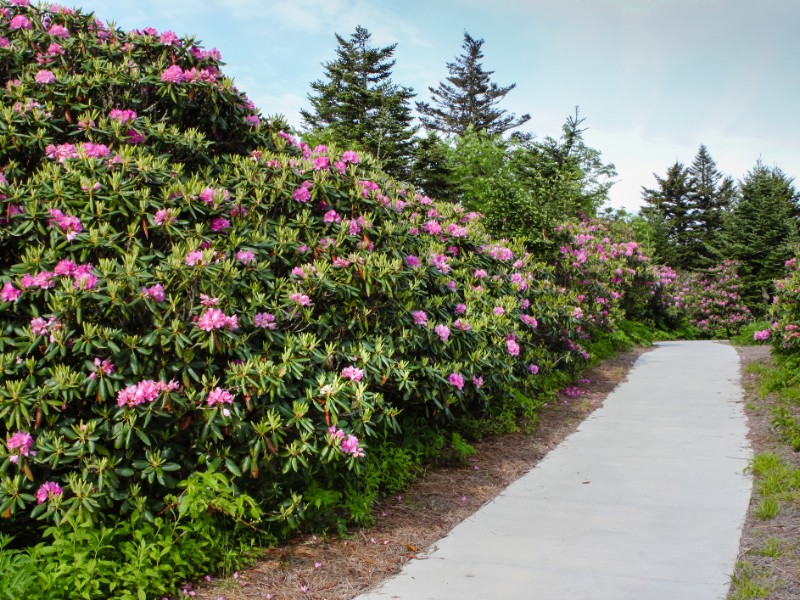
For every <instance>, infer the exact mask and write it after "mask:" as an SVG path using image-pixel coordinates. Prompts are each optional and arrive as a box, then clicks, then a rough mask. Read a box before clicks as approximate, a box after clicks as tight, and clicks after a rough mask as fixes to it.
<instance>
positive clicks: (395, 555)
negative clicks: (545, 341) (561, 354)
mask: <svg viewBox="0 0 800 600" xmlns="http://www.w3.org/2000/svg"><path fill="white" fill-rule="evenodd" d="M646 351H647V349H644V348H640V349H636V350H633V351H631V352H625V353H622V354H619V355H618V356H616V357H615V358H612V359H609V360H607V361H605V362H603V363H602V364H600V365H598V366H597V367H595V368H593V369H591V370H589V371H587V372H586V373H585V374H584V375H583V379H581V381H579V382H577V383H576V385H575V386H573V387H571V388H568V392H567V393H563V394H560V395H559V396H558V398H557V399H556V400H555V401H553V402H550V403H549V404H548V405H545V407H544V408H543V409H542V411H541V412H540V414H539V423H538V425H537V427H536V429H535V431H534V432H533V433H530V434H521V433H520V434H509V435H503V436H498V437H495V438H492V439H486V440H484V441H481V442H478V443H476V444H474V446H475V449H476V451H477V452H476V453H475V454H474V455H472V456H471V457H470V459H469V463H468V464H467V465H463V466H455V467H437V468H432V469H429V470H428V471H427V472H426V474H425V476H424V477H423V478H422V479H420V480H419V481H417V482H416V483H415V484H414V485H413V486H412V487H411V488H410V489H408V490H407V491H406V492H405V493H404V494H402V495H401V496H397V497H394V498H389V499H387V500H385V501H383V502H382V503H381V504H380V505H379V506H377V507H376V508H375V526H374V527H373V528H371V529H359V530H355V531H353V532H351V533H352V535H351V537H350V539H347V540H345V539H341V538H338V537H317V536H305V537H301V538H298V539H295V540H292V541H291V542H289V543H287V544H286V545H283V546H280V547H278V548H273V549H270V550H269V551H268V552H267V554H266V556H265V558H264V559H262V560H260V561H259V562H258V563H257V564H256V565H255V566H254V567H253V568H252V569H250V570H248V571H246V572H241V573H238V574H237V577H236V578H228V579H225V580H218V581H212V582H211V583H208V584H206V583H204V584H202V585H200V586H199V589H197V590H196V592H195V593H196V595H195V598H197V599H199V600H219V599H220V598H224V600H253V599H258V600H264V599H274V600H291V599H303V600H311V599H313V600H322V599H325V600H334V599H335V600H346V599H351V598H354V597H355V596H357V595H359V594H360V593H362V592H364V591H366V590H368V589H370V588H373V587H376V586H377V585H378V584H379V583H381V582H382V581H383V580H384V579H386V578H387V577H389V576H391V575H393V574H395V573H397V572H398V571H400V569H401V568H402V566H403V564H404V563H406V562H407V561H409V560H425V556H424V553H425V550H426V549H428V548H429V547H430V546H432V545H433V544H434V543H435V542H436V541H438V540H439V539H441V538H442V537H444V536H445V535H446V534H447V533H448V532H449V531H450V530H451V529H452V528H453V527H455V526H456V525H457V524H458V523H460V522H461V521H463V520H464V519H466V518H467V517H468V516H470V515H471V514H472V513H474V512H475V511H476V510H478V508H480V507H481V506H482V505H484V504H485V503H486V502H488V501H490V500H492V499H493V498H494V497H495V496H497V494H499V493H500V492H501V491H502V490H503V489H505V488H506V487H507V486H508V485H509V484H510V483H512V482H513V481H514V480H516V479H518V478H519V477H521V476H522V475H524V474H525V473H527V472H528V471H530V470H531V469H532V468H533V467H534V466H536V464H537V463H538V462H539V460H541V459H542V457H544V456H545V455H546V454H547V453H548V452H549V451H550V450H552V449H553V448H555V447H556V446H557V445H558V444H559V443H560V442H561V441H562V440H564V438H566V437H567V436H568V435H569V434H571V433H572V432H574V431H575V430H576V429H577V427H578V425H579V424H580V423H581V422H582V421H583V420H584V419H585V418H586V417H587V416H588V415H589V414H591V413H592V412H593V411H594V410H595V409H596V408H598V407H599V406H601V405H602V403H603V401H604V400H605V398H606V396H608V394H609V393H610V392H611V391H612V390H613V389H614V388H615V387H616V386H617V385H618V384H619V383H621V382H622V381H624V380H625V379H626V378H627V376H628V372H629V371H630V369H631V367H632V366H633V364H634V362H636V359H637V358H638V357H639V356H640V355H641V354H642V353H644V352H646Z"/></svg>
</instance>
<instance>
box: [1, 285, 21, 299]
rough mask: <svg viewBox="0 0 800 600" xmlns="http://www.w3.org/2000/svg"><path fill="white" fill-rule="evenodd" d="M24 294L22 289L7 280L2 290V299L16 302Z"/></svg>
mask: <svg viewBox="0 0 800 600" xmlns="http://www.w3.org/2000/svg"><path fill="white" fill-rule="evenodd" d="M21 295H22V290H18V289H17V288H15V287H14V284H13V283H11V282H10V281H6V282H5V284H4V285H3V290H2V291H0V300H2V301H3V302H16V301H17V300H18V299H19V297H20V296H21Z"/></svg>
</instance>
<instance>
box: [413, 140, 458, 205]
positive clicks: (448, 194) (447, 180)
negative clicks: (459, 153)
mask: <svg viewBox="0 0 800 600" xmlns="http://www.w3.org/2000/svg"><path fill="white" fill-rule="evenodd" d="M408 177H409V181H410V182H411V183H412V184H413V185H414V187H416V188H417V190H420V191H422V193H424V194H425V195H427V196H430V197H431V198H439V199H446V198H450V199H452V198H454V197H455V195H456V193H457V192H456V189H457V185H456V182H455V178H454V174H453V167H452V165H451V150H450V146H449V145H448V144H447V142H445V141H444V140H441V139H440V138H439V137H438V136H437V135H436V133H434V132H430V133H428V135H427V136H425V137H420V138H417V139H416V141H415V142H414V151H413V153H412V156H411V168H410V169H409V174H408Z"/></svg>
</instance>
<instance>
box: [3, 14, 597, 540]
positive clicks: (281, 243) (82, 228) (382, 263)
mask: <svg viewBox="0 0 800 600" xmlns="http://www.w3.org/2000/svg"><path fill="white" fill-rule="evenodd" d="M56 25H58V26H59V28H58V29H56V32H57V34H52V33H49V32H50V31H51V30H52V28H53V27H54V26H56ZM54 35H55V37H56V38H57V39H58V41H57V42H54V41H53V38H54ZM0 37H2V38H3V39H7V40H9V43H8V44H6V45H4V47H2V48H0V53H2V55H3V58H4V60H3V62H2V66H0V77H2V78H3V82H4V83H5V85H4V86H3V87H2V88H0V97H1V98H2V102H3V104H2V107H3V119H2V121H0V136H3V137H2V143H0V172H2V178H0V203H1V204H2V211H1V212H0V214H2V223H1V224H0V284H2V292H0V326H1V327H2V331H3V336H2V338H1V339H0V373H1V374H2V380H1V381H0V437H1V438H2V439H3V440H4V441H5V443H4V444H2V445H0V461H2V465H1V466H0V478H1V479H0V511H2V512H3V513H4V514H5V515H6V516H8V517H9V518H11V519H14V520H15V521H16V522H19V523H26V522H29V521H28V520H29V519H32V518H37V519H41V520H46V521H52V522H54V523H56V524H58V523H63V522H68V523H71V524H81V523H85V522H93V521H94V520H96V519H98V518H99V517H98V515H103V514H113V515H126V514H131V513H137V514H144V515H147V516H149V517H151V518H152V516H153V515H155V514H156V513H157V512H161V511H163V510H164V509H165V504H166V502H167V501H166V500H165V498H166V497H167V496H168V495H169V494H170V493H173V491H174V490H175V488H176V486H177V485H178V482H179V481H180V480H185V479H186V478H187V477H189V476H190V475H191V474H193V473H196V472H202V471H205V470H211V471H214V472H218V473H224V474H225V476H226V477H227V478H229V479H230V481H232V482H234V484H235V486H236V489H237V490H238V491H239V492H245V493H247V494H249V495H250V496H252V497H253V498H255V499H256V500H257V501H258V502H259V503H260V505H261V507H262V508H263V510H264V512H265V514H266V516H267V518H268V519H269V520H270V521H272V522H274V523H275V527H276V529H277V530H281V531H282V530H285V529H286V528H289V527H294V526H296V524H297V523H298V522H299V520H300V519H301V518H302V517H303V515H304V514H306V513H308V512H311V510H312V507H311V506H310V504H309V503H308V502H305V501H304V494H305V493H306V490H308V489H309V488H311V487H314V486H316V489H318V487H319V485H322V484H323V483H324V485H326V486H330V487H331V488H334V489H335V488H337V487H342V486H346V485H349V484H350V483H351V482H352V481H353V480H355V479H356V474H357V472H358V469H359V468H360V467H361V466H362V465H363V463H364V462H365V461H368V459H369V452H370V446H369V444H370V440H371V439H375V438H379V437H382V436H384V435H386V434H388V433H391V432H392V431H396V430H397V429H398V428H401V427H403V426H405V423H412V422H419V421H423V422H426V423H430V424H436V423H445V422H448V421H449V420H451V419H452V418H454V417H458V416H460V415H471V416H473V417H476V416H477V417H480V415H482V414H485V413H486V411H489V410H490V409H493V407H495V406H496V405H502V403H503V402H506V401H507V400H506V399H507V398H510V397H512V396H514V395H518V394H528V395H533V394H535V393H536V391H537V390H538V389H539V386H540V385H541V384H540V381H542V380H543V378H544V377H546V376H547V374H548V373H551V372H552V371H553V370H554V369H555V368H556V366H557V365H562V364H569V363H570V362H572V361H575V360H581V358H580V355H581V353H582V352H583V351H582V349H581V347H580V346H579V345H578V344H577V341H576V340H577V339H578V337H579V336H580V335H582V333H581V323H582V320H583V318H582V312H581V308H580V306H579V305H578V302H579V301H578V299H577V296H576V295H575V294H573V293H567V292H565V290H563V289H561V288H559V287H558V286H556V285H555V283H554V279H553V273H552V269H551V268H549V267H546V266H544V265H543V264H540V263H537V262H536V261H535V260H534V259H533V257H531V256H530V255H528V254H526V253H525V251H524V249H523V248H522V247H521V246H520V245H518V244H512V243H509V242H506V241H503V240H500V241H497V240H492V239H490V238H489V237H488V236H487V235H486V234H485V232H484V231H483V229H482V225H481V223H480V219H479V217H478V215H476V214H474V213H465V212H464V211H463V210H462V209H461V208H460V207H459V206H456V205H451V204H447V203H441V204H440V203H436V202H434V201H432V200H430V199H429V198H427V197H423V196H419V195H417V194H415V193H414V192H413V190H410V189H406V188H404V187H402V186H400V185H398V184H397V183H396V182H394V181H392V180H390V179H388V178H386V177H385V176H384V175H383V174H381V173H380V172H376V171H374V170H373V169H372V164H371V161H369V160H363V157H360V156H359V155H358V154H356V153H355V152H353V151H345V152H340V151H338V150H336V149H334V148H330V149H329V148H325V147H324V146H320V147H317V148H314V149H312V148H309V147H308V146H307V145H305V144H303V143H302V142H300V141H298V140H296V139H295V138H293V137H292V136H291V135H289V134H286V133H284V132H282V131H275V130H274V129H271V128H270V127H269V126H267V125H269V124H264V123H261V121H260V118H259V117H258V116H257V113H256V112H255V110H254V109H253V108H252V107H251V106H250V105H249V104H248V102H247V100H246V98H244V96H242V95H241V94H239V93H238V92H236V91H235V90H234V89H233V88H232V87H231V86H230V82H229V81H228V80H226V79H225V78H224V76H222V74H221V73H220V72H219V69H218V67H219V65H220V63H219V56H218V53H216V52H215V51H210V52H208V51H205V50H202V49H201V48H199V47H197V46H195V45H194V44H193V43H192V42H191V41H190V40H186V39H179V38H178V37H177V36H175V35H174V34H172V33H171V32H164V33H161V34H159V33H158V32H155V31H153V30H145V31H142V32H131V33H124V32H121V31H117V30H112V29H109V28H107V27H106V26H105V25H102V24H100V23H99V22H97V21H95V20H94V18H93V17H91V16H86V15H83V14H81V13H80V12H77V11H75V12H73V11H70V10H67V9H61V8H58V7H50V8H32V7H29V6H26V5H25V3H23V2H18V3H13V5H11V6H6V5H3V9H2V12H1V13H0ZM51 43H54V44H58V48H55V47H53V46H52V45H50V44H51ZM45 49H46V51H45ZM31 57H32V58H33V60H29V58H31ZM75 65H79V66H80V68H78V67H74V66H75ZM43 66H46V67H47V71H49V72H50V73H51V74H52V75H53V77H50V76H49V75H41V73H40V71H41V68H42V67H43ZM73 67H74V68H73ZM40 500H41V501H40Z"/></svg>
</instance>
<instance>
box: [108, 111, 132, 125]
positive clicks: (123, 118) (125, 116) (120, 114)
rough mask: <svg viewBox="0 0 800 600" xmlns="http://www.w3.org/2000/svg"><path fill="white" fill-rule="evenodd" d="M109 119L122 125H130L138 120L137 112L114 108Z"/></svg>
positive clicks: (109, 114)
mask: <svg viewBox="0 0 800 600" xmlns="http://www.w3.org/2000/svg"><path fill="white" fill-rule="evenodd" d="M108 118H109V119H113V120H114V121H119V122H120V123H130V122H132V121H135V120H136V118H137V115H136V112H135V111H133V110H130V109H125V110H122V109H119V108H114V109H112V110H111V111H110V112H109V113H108Z"/></svg>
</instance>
